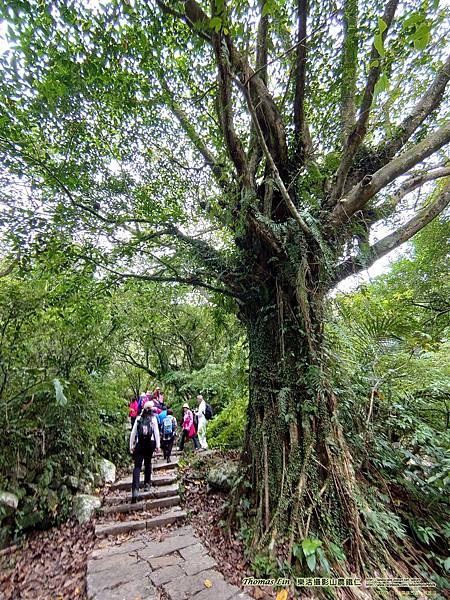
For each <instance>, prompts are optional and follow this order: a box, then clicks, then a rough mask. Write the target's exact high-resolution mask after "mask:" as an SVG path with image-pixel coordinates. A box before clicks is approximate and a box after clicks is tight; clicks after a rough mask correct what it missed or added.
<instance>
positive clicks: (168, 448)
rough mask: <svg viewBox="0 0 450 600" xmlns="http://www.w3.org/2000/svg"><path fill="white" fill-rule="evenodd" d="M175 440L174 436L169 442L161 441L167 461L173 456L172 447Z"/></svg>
mask: <svg viewBox="0 0 450 600" xmlns="http://www.w3.org/2000/svg"><path fill="white" fill-rule="evenodd" d="M174 439H175V436H172V437H171V438H169V439H168V440H164V439H163V440H162V441H161V446H162V449H163V453H164V458H165V459H167V458H168V459H169V460H170V455H171V454H172V447H173V441H174Z"/></svg>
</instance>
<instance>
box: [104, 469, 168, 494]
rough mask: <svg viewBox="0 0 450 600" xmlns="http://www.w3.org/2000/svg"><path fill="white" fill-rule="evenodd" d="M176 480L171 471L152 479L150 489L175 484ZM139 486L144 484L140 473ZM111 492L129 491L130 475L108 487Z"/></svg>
mask: <svg viewBox="0 0 450 600" xmlns="http://www.w3.org/2000/svg"><path fill="white" fill-rule="evenodd" d="M177 479H178V475H177V472H176V471H172V472H170V473H167V474H164V475H160V476H158V477H152V487H153V486H161V485H170V484H172V483H175V482H176V481H177ZM141 484H142V485H143V484H144V475H143V473H141ZM109 489H110V490H111V491H115V490H131V475H129V476H128V477H126V478H124V479H121V480H120V481H116V483H113V484H112V485H111V486H109Z"/></svg>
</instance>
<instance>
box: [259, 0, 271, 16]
mask: <svg viewBox="0 0 450 600" xmlns="http://www.w3.org/2000/svg"><path fill="white" fill-rule="evenodd" d="M273 8H274V7H273V3H272V2H271V1H270V0H267V2H266V3H265V4H264V6H263V8H262V11H261V16H263V17H265V16H266V15H268V14H270V13H271V11H272V10H273Z"/></svg>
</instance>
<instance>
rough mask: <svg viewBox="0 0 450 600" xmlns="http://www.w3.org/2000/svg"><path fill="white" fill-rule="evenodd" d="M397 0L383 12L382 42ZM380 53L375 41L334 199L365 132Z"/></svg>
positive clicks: (379, 70) (378, 74)
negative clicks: (384, 26)
mask: <svg viewBox="0 0 450 600" xmlns="http://www.w3.org/2000/svg"><path fill="white" fill-rule="evenodd" d="M398 3H399V0H388V2H387V4H386V7H385V10H384V14H383V21H384V23H385V25H386V28H385V30H384V31H383V32H382V33H381V38H382V40H383V42H384V40H385V38H386V35H387V33H388V31H389V27H390V25H391V23H392V21H393V19H394V15H395V11H396V9H397V6H398ZM380 59H381V57H380V55H379V52H378V50H377V48H376V47H375V41H374V43H373V45H372V50H371V53H370V61H369V74H368V76H367V82H366V87H365V89H364V94H363V99H362V102H361V106H360V107H359V116H358V120H357V122H356V124H355V126H354V128H353V129H352V131H351V132H350V134H349V136H348V138H347V141H346V144H345V147H344V150H343V153H342V159H341V163H340V165H339V168H338V170H337V172H336V186H335V188H334V191H333V199H334V200H336V199H337V198H339V197H340V196H341V194H342V190H343V189H344V186H345V180H346V178H347V175H348V172H349V170H350V167H351V165H352V163H353V159H354V157H355V154H356V151H357V150H358V148H359V147H360V145H361V142H362V141H363V139H364V136H365V135H366V132H367V123H368V121H369V115H370V108H371V106H372V102H373V95H374V91H375V85H376V83H377V81H378V79H379V77H380V74H381V62H380Z"/></svg>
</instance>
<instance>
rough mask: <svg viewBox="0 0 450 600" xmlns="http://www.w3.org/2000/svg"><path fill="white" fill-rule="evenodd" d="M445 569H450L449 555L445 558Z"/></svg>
mask: <svg viewBox="0 0 450 600" xmlns="http://www.w3.org/2000/svg"><path fill="white" fill-rule="evenodd" d="M444 569H445V570H446V571H450V556H448V557H447V558H446V559H445V560H444Z"/></svg>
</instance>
